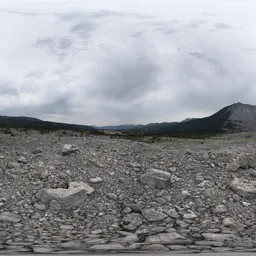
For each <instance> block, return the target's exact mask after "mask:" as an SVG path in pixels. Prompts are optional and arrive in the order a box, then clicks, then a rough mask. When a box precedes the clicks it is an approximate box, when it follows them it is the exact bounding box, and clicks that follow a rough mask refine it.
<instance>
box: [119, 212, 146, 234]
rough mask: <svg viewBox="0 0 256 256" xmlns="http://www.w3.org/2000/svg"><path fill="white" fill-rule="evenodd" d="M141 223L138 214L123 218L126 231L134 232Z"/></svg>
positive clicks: (130, 214)
mask: <svg viewBox="0 0 256 256" xmlns="http://www.w3.org/2000/svg"><path fill="white" fill-rule="evenodd" d="M142 223H143V218H142V215H141V214H140V213H129V214H127V215H125V216H124V218H123V224H124V227H125V228H126V229H127V230H135V229H136V228H137V227H138V226H140V225H141V224H142Z"/></svg>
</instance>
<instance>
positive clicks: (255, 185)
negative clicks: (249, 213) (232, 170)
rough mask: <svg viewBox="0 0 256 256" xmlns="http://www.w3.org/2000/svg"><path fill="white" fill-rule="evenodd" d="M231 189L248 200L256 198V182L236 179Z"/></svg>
mask: <svg viewBox="0 0 256 256" xmlns="http://www.w3.org/2000/svg"><path fill="white" fill-rule="evenodd" d="M230 187H231V188H232V189H233V190H235V191H236V192H237V193H238V194H239V195H240V196H243V197H246V198H250V197H256V181H248V180H245V179H243V178H241V179H239V178H235V179H234V180H233V181H232V182H231V184H230Z"/></svg>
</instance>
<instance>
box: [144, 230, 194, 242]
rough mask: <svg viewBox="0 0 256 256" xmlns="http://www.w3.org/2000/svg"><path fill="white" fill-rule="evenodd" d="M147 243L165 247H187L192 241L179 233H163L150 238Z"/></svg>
mask: <svg viewBox="0 0 256 256" xmlns="http://www.w3.org/2000/svg"><path fill="white" fill-rule="evenodd" d="M145 242H146V243H151V244H163V245H167V244H168V245H174V244H176V245H186V244H190V243H191V241H190V240H188V239H186V238H185V237H184V236H181V235H180V234H178V233H177V232H173V233H161V234H157V235H153V236H148V237H147V238H146V241H145Z"/></svg>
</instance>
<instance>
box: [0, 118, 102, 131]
mask: <svg viewBox="0 0 256 256" xmlns="http://www.w3.org/2000/svg"><path fill="white" fill-rule="evenodd" d="M0 127H2V128H25V129H36V130H73V131H81V132H82V131H91V132H93V131H97V129H96V128H94V127H92V126H88V125H77V124H65V123H57V122H50V121H43V120H40V119H37V118H32V117H26V116H19V117H11V116H0Z"/></svg>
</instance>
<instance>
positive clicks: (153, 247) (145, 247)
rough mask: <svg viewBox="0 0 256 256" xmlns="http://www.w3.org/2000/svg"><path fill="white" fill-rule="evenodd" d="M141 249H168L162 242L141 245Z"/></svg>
mask: <svg viewBox="0 0 256 256" xmlns="http://www.w3.org/2000/svg"><path fill="white" fill-rule="evenodd" d="M140 250H141V251H163V252H164V251H170V250H169V248H168V247H166V246H164V245H162V244H150V245H143V246H142V247H141V248H140Z"/></svg>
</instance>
